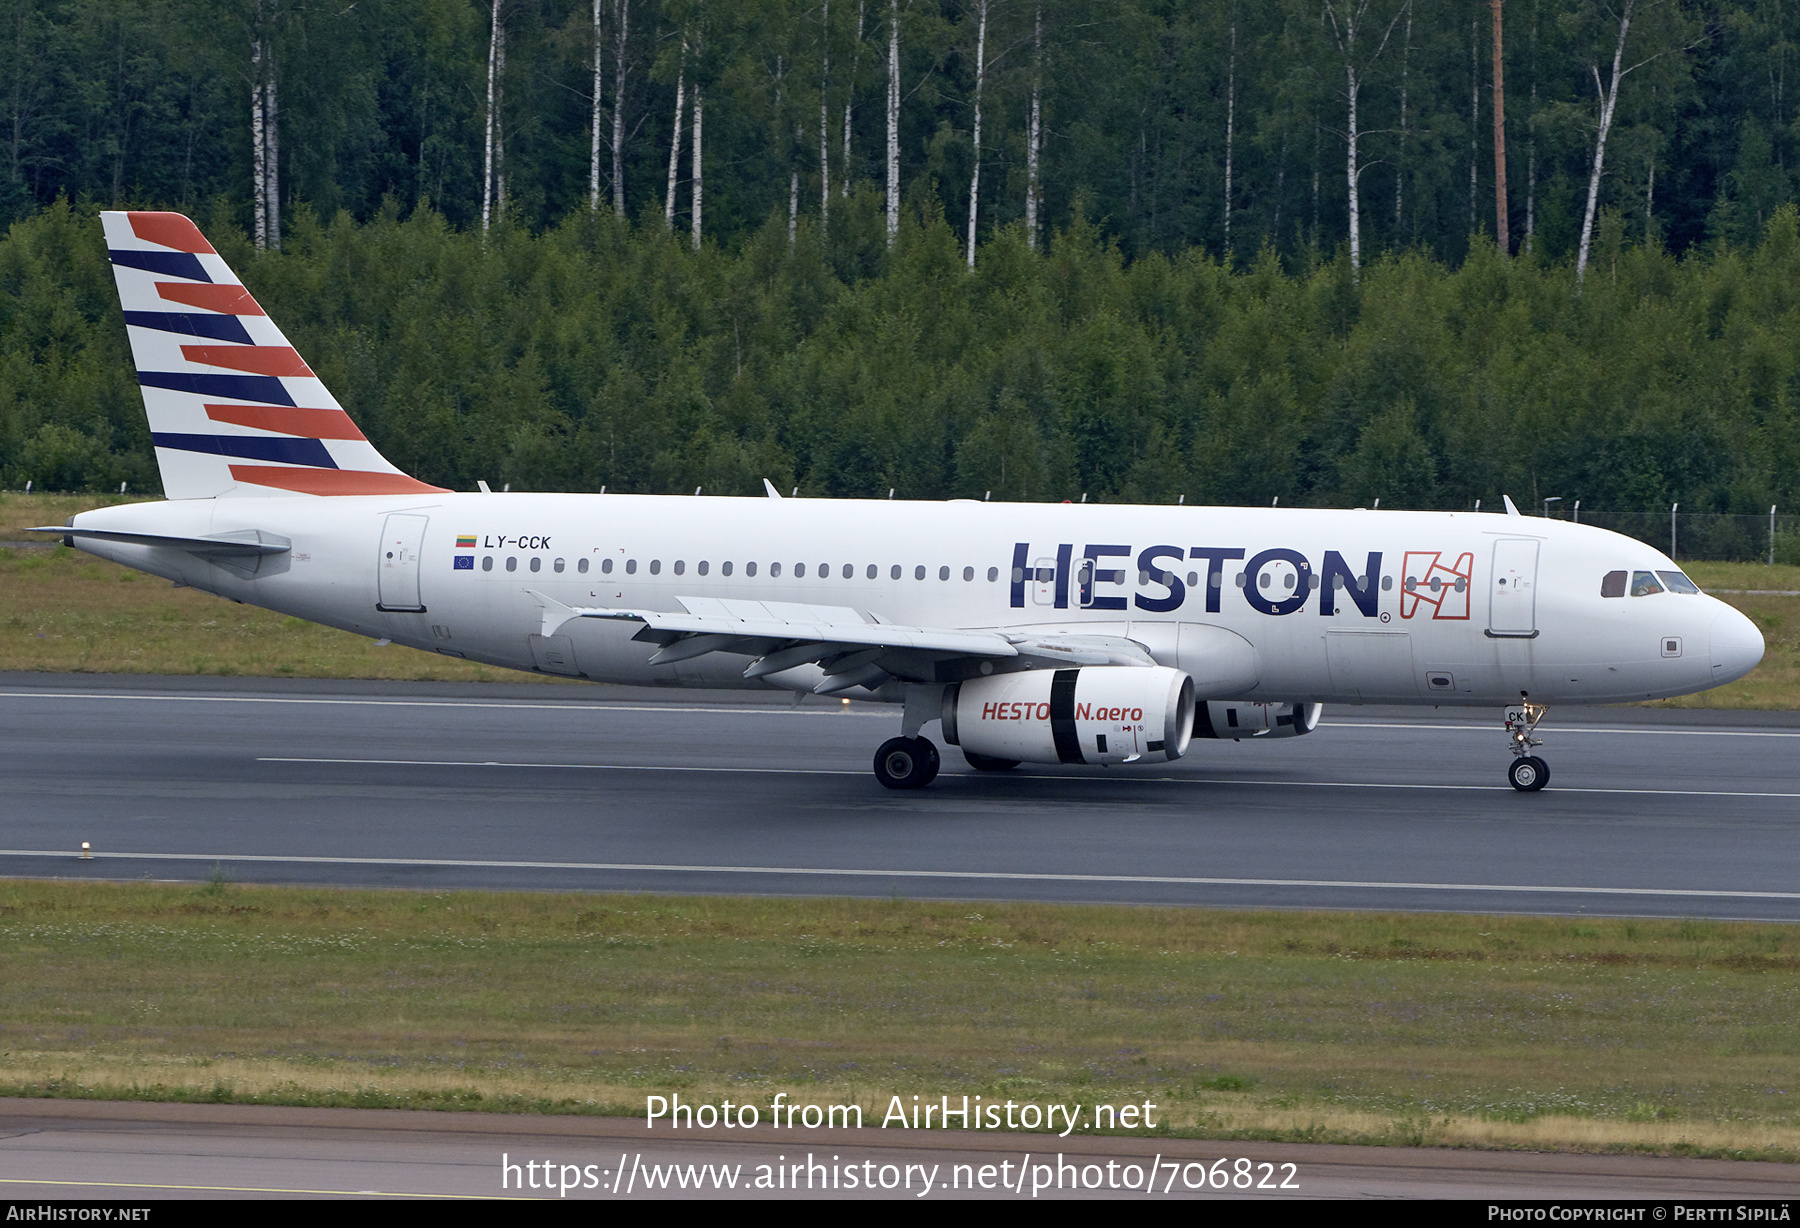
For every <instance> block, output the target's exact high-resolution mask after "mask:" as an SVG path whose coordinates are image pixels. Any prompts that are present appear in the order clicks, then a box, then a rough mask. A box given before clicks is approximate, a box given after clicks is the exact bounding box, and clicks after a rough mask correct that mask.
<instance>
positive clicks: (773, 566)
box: [752, 563, 781, 576]
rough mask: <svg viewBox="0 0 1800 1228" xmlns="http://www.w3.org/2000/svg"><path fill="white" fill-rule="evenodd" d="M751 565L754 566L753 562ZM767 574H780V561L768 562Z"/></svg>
mask: <svg viewBox="0 0 1800 1228" xmlns="http://www.w3.org/2000/svg"><path fill="white" fill-rule="evenodd" d="M752 566H754V564H752ZM769 574H770V575H771V576H779V575H780V574H781V564H780V563H770V564H769Z"/></svg>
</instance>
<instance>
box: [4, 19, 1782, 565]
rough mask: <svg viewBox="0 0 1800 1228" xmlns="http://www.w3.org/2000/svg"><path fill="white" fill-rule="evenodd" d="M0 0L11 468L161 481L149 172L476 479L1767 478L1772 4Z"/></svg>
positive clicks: (1107, 491) (1451, 501)
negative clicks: (136, 245) (151, 413)
mask: <svg viewBox="0 0 1800 1228" xmlns="http://www.w3.org/2000/svg"><path fill="white" fill-rule="evenodd" d="M0 25H3V28H0V38H4V39H5V40H7V42H8V43H9V48H8V54H7V55H6V56H5V57H3V58H0V117H3V122H0V142H3V148H0V213H4V214H5V215H6V216H7V217H8V218H9V219H10V229H9V230H8V231H7V233H6V235H5V237H4V238H3V239H0V485H5V486H8V487H11V488H15V489H16V488H20V487H22V486H23V485H24V484H25V483H26V482H27V481H30V482H32V483H34V488H35V489H59V490H103V489H117V486H118V484H119V483H121V482H125V483H127V484H128V486H129V489H130V490H132V491H142V492H154V491H155V490H156V489H157V488H158V487H157V478H156V472H155V463H154V459H153V457H152V455H151V450H150V447H149V440H148V432H147V429H146V427H145V425H144V421H143V414H142V412H141V404H140V402H139V401H138V397H137V390H136V387H135V383H134V381H133V377H132V368H131V362H130V358H129V351H128V348H127V345H126V340H125V332H124V326H123V324H122V322H121V320H120V317H119V312H118V307H117V300H116V298H115V296H114V293H113V289H112V285H111V276H110V272H109V269H108V266H107V263H106V257H105V252H104V244H103V243H102V241H101V236H100V231H99V225H98V221H97V218H96V214H97V212H98V211H99V210H100V209H102V208H112V207H134V208H173V209H179V210H182V211H184V212H188V213H189V214H191V215H192V216H194V217H195V218H196V220H197V221H199V222H200V224H201V226H202V228H203V229H204V230H205V231H206V232H207V234H208V235H209V237H211V238H212V240H213V242H214V243H215V245H217V247H218V248H219V250H220V252H221V253H222V254H223V255H225V256H226V258H227V259H228V260H230V261H231V263H232V264H233V266H234V267H235V268H236V269H237V270H238V271H239V273H240V274H241V275H242V276H243V278H244V280H245V281H246V282H247V283H248V284H249V285H250V287H251V289H252V290H253V292H254V293H255V294H256V295H257V296H258V298H259V299H260V300H261V301H262V302H263V303H264V305H265V306H266V307H267V308H268V309H269V310H270V312H271V314H273V315H274V316H275V317H276V319H277V320H278V321H279V322H280V323H281V324H282V326H283V327H284V328H285V329H286V330H287V331H288V333H289V335H290V337H291V338H292V339H293V340H294V341H295V343H296V345H298V346H299V348H300V349H301V352H302V353H303V354H305V355H306V357H307V358H308V360H309V361H310V362H311V364H312V365H313V367H314V368H315V369H317V370H318V371H319V372H320V374H321V375H322V376H323V377H324V378H325V379H326V380H327V381H328V382H329V383H330V385H331V386H332V387H333V389H334V390H335V391H336V392H337V394H338V396H339V397H340V399H341V400H342V401H343V402H344V404H345V406H346V407H347V408H348V409H349V410H350V411H351V413H352V414H353V415H354V416H355V417H356V418H357V420H358V422H359V423H360V424H361V425H362V427H363V428H364V430H365V431H366V432H367V433H368V435H369V436H370V438H371V439H373V440H374V441H375V442H376V443H377V444H378V446H380V447H381V448H382V449H383V451H384V452H386V454H387V455H388V456H389V457H390V458H391V459H393V460H394V461H395V462H396V463H397V464H399V465H401V466H402V467H403V468H406V469H408V470H409V471H411V472H413V473H415V474H416V475H417V476H419V477H421V478H425V479H427V480H430V481H433V482H438V483H441V484H444V485H448V486H453V487H458V488H469V487H472V486H473V484H474V483H475V481H476V480H478V479H480V480H486V481H488V482H489V483H490V484H492V485H494V486H495V487H496V488H498V487H499V486H500V485H501V484H503V483H510V484H511V486H512V487H513V488H514V489H538V490H598V489H600V488H601V487H602V486H605V487H607V488H608V489H609V490H614V491H647V492H681V493H692V492H693V491H694V489H695V488H703V489H704V490H705V491H707V492H710V493H719V494H744V493H753V492H756V491H759V490H760V489H761V479H762V478H763V477H764V476H767V477H769V478H771V479H773V480H774V481H776V482H777V483H778V484H779V485H781V486H782V487H783V489H784V490H785V489H787V488H788V487H790V486H799V487H801V488H802V491H803V493H811V494H817V495H835V496H882V497H885V496H886V495H887V494H888V492H889V491H890V490H892V491H894V492H896V497H900V498H943V497H949V496H969V497H975V498H981V497H984V496H987V495H989V494H991V496H992V497H993V498H995V499H1002V498H1005V499H1025V500H1043V499H1063V498H1075V499H1079V498H1081V497H1083V496H1084V495H1085V496H1087V497H1088V498H1089V499H1091V500H1093V499H1098V500H1108V501H1116V500H1133V501H1145V502H1175V501H1176V500H1178V499H1181V500H1185V501H1186V502H1188V503H1197V502H1217V503H1261V504H1265V505H1266V504H1268V503H1270V502H1271V501H1273V500H1277V499H1278V500H1279V501H1280V502H1281V503H1282V504H1283V505H1318V506H1335V505H1369V504H1371V503H1373V501H1375V500H1377V499H1379V500H1381V504H1382V506H1383V507H1418V508H1436V507H1444V508H1455V507H1469V506H1472V504H1473V502H1474V501H1475V500H1477V499H1482V500H1485V501H1487V503H1486V506H1490V507H1491V506H1494V505H1495V504H1498V502H1499V499H1500V495H1501V493H1502V492H1506V493H1510V494H1511V495H1512V496H1513V497H1514V499H1515V500H1517V501H1518V502H1519V503H1520V504H1521V505H1523V504H1524V503H1525V502H1526V500H1527V499H1532V500H1542V499H1546V498H1550V497H1552V496H1558V497H1560V498H1561V499H1562V500H1563V503H1562V504H1560V505H1559V506H1560V507H1561V508H1562V509H1563V510H1564V512H1565V514H1567V512H1569V511H1572V505H1573V503H1574V501H1575V500H1577V499H1579V500H1581V501H1582V504H1583V512H1584V514H1583V518H1584V519H1588V518H1590V517H1592V518H1595V519H1604V518H1605V517H1607V516H1609V515H1611V516H1622V515H1625V514H1627V513H1645V514H1650V513H1657V512H1658V511H1659V509H1660V513H1661V514H1662V515H1664V516H1665V518H1666V512H1667V509H1668V507H1669V506H1670V505H1671V504H1672V503H1676V502H1679V503H1680V504H1681V506H1682V510H1683V513H1684V514H1687V513H1690V512H1693V513H1738V514H1741V515H1743V516H1745V517H1746V518H1748V517H1751V516H1761V517H1763V518H1765V520H1766V517H1767V513H1768V509H1769V507H1770V505H1771V504H1780V505H1783V506H1784V507H1785V506H1787V505H1788V504H1790V503H1791V502H1792V501H1793V500H1794V498H1795V495H1796V493H1797V492H1796V490H1795V486H1796V481H1797V477H1800V419H1797V418H1796V409H1795V407H1796V398H1797V397H1800V382H1797V377H1800V357H1797V356H1800V345H1797V343H1800V213H1797V212H1796V208H1795V203H1794V202H1795V200H1796V198H1797V197H1800V190H1797V189H1800V183H1797V182H1796V168H1795V167H1793V166H1791V165H1790V164H1791V163H1793V162H1794V161H1795V158H1794V156H1793V155H1795V154H1796V153H1800V110H1797V109H1796V107H1795V105H1794V104H1793V102H1791V101H1790V100H1789V99H1788V97H1787V94H1786V85H1785V80H1786V67H1787V64H1788V61H1789V60H1790V58H1792V54H1793V49H1794V47H1795V46H1796V39H1797V38H1800V5H1792V4H1788V3H1784V2H1783V0H1718V2H1715V3H1696V2H1692V0H1611V2H1610V3H1600V2H1596V0H1506V2H1505V3H1504V4H1499V3H1495V2H1494V0H1459V2H1458V3H1451V4H1431V5H1418V4H1414V3H1412V2H1411V0H1268V2H1265V3H1257V4H1248V3H1242V2H1241V0H1208V2H1206V3H1187V4H1183V3H1158V2H1153V0H1107V2H1102V0H1041V2H1038V0H943V2H941V3H940V2H938V0H932V2H930V3H926V2H924V0H811V2H810V3H798V2H791V0H737V2H735V3H731V4H725V3H719V2H717V0H659V2H652V0H580V2H575V0H493V2H492V3H491V4H486V3H470V2H469V0H414V2H411V3H399V2H398V0H393V2H390V0H361V2H360V3H358V4H355V5H337V4H333V5H325V6H321V5H316V4H310V3H303V2H301V0H0ZM1746 523H1749V522H1748V520H1746ZM1763 541H1764V543H1765V544H1766V532H1765V535H1764V538H1763ZM1760 549H1761V547H1756V552H1760ZM1746 552H1748V547H1746Z"/></svg>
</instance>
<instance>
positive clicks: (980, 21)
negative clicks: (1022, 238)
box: [968, 0, 990, 269]
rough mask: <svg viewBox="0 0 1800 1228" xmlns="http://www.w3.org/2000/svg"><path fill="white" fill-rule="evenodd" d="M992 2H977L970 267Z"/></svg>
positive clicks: (978, 204) (978, 203)
mask: <svg viewBox="0 0 1800 1228" xmlns="http://www.w3.org/2000/svg"><path fill="white" fill-rule="evenodd" d="M989 2H990V0H975V12H976V34H975V130H974V133H973V136H972V141H973V143H974V146H975V158H974V161H975V166H974V169H973V170H971V171H970V172H969V243H968V261H969V267H970V268H971V269H972V268H974V267H975V223H976V220H977V218H978V217H979V215H980V212H981V89H982V86H983V85H984V84H985V83H986V81H987V28H988V5H989Z"/></svg>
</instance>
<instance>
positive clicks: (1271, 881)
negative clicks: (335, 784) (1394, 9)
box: [0, 849, 1800, 900]
mask: <svg viewBox="0 0 1800 1228" xmlns="http://www.w3.org/2000/svg"><path fill="white" fill-rule="evenodd" d="M0 857H45V858H55V859H59V860H63V861H75V860H79V855H78V854H76V853H72V852H69V851H67V850H63V849H58V850H50V849H0ZM91 860H93V861H109V860H125V861H213V862H258V863H270V862H273V863H279V864H286V865H331V866H423V867H433V866H436V867H445V868H455V869H489V870H612V871H629V872H639V873H661V874H756V875H780V874H796V875H806V876H809V877H821V878H828V877H841V878H950V879H974V880H987V881H1007V882H1050V883H1150V884H1164V885H1171V886H1178V887H1338V888H1346V889H1350V890H1362V891H1371V890H1373V891H1485V892H1496V893H1510V894H1515V895H1517V894H1552V895H1632V896H1683V897H1701V898H1708V899H1716V898H1730V899H1742V900H1800V891H1725V890H1719V891H1713V890H1706V889H1686V888H1679V887H1556V886H1548V885H1542V884H1516V883H1402V882H1394V883H1387V882H1361V881H1355V880H1340V879H1312V878H1197V877H1184V876H1179V875H1163V874H1048V873H1044V874H1040V873H1032V872H1028V871H1017V870H867V869H842V868H827V867H819V866H703V865H694V866H685V865H657V864H637V863H631V862H602V861H480V860H472V859H452V858H428V857H301V856H283V855H277V854H267V853H252V854H246V855H241V856H240V855H234V854H231V853H95V854H93V856H92V858H91Z"/></svg>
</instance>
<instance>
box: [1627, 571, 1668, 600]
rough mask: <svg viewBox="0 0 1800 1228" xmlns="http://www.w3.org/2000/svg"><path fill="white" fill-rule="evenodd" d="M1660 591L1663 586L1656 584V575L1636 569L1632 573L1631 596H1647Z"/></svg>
mask: <svg viewBox="0 0 1800 1228" xmlns="http://www.w3.org/2000/svg"><path fill="white" fill-rule="evenodd" d="M1662 591H1663V586H1662V585H1660V584H1658V583H1657V582H1656V577H1655V576H1653V575H1651V574H1650V573H1649V572H1647V571H1637V572H1633V573H1632V575H1631V595H1632V596H1633V597H1648V596H1650V595H1651V594H1652V593H1660V592H1662Z"/></svg>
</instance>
